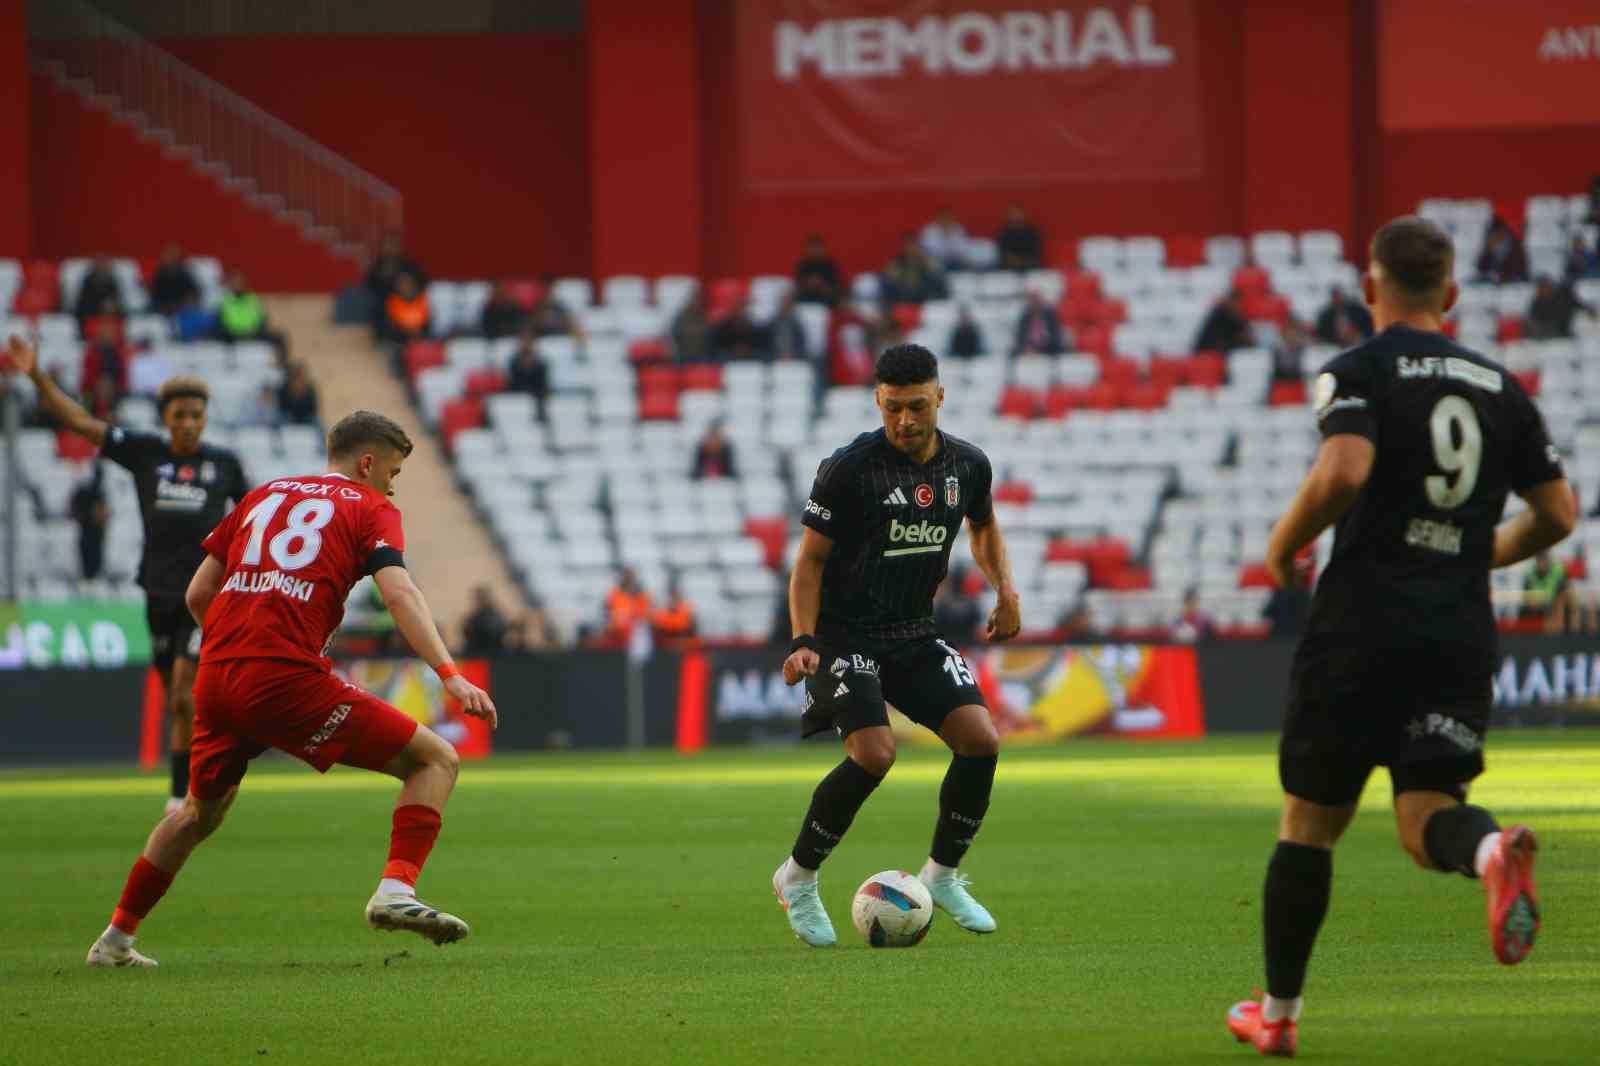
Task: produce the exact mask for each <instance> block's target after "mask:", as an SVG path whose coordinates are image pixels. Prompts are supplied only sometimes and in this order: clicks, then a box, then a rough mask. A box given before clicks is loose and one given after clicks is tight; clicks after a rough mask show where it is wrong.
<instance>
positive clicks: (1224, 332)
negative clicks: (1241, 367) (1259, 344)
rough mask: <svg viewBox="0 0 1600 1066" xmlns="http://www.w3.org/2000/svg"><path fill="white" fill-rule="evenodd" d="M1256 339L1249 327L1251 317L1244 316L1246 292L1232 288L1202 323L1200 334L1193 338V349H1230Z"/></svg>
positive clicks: (1225, 350) (1248, 344)
mask: <svg viewBox="0 0 1600 1066" xmlns="http://www.w3.org/2000/svg"><path fill="white" fill-rule="evenodd" d="M1254 343H1255V331H1254V330H1253V329H1252V328H1251V327H1250V320H1249V319H1247V318H1245V317H1244V295H1243V294H1242V293H1241V292H1240V291H1239V290H1238V289H1230V290H1229V292H1228V295H1227V296H1225V297H1223V298H1222V299H1220V300H1218V301H1217V303H1216V306H1214V307H1212V308H1211V313H1210V314H1209V315H1207V316H1206V320H1205V322H1204V323H1202V324H1201V326H1200V335H1199V336H1197V337H1196V338H1195V339H1194V350H1195V351H1197V352H1231V351H1233V350H1234V349H1236V348H1248V347H1250V345H1252V344H1254Z"/></svg>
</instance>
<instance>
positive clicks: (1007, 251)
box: [995, 204, 1044, 270]
mask: <svg viewBox="0 0 1600 1066" xmlns="http://www.w3.org/2000/svg"><path fill="white" fill-rule="evenodd" d="M995 245H996V248H997V250H998V251H999V253H1000V267H1001V269H1002V270H1037V269H1038V268H1039V267H1040V266H1041V265H1042V264H1043V263H1044V238H1043V237H1042V236H1041V235H1040V233H1039V227H1037V226H1035V225H1034V224H1033V223H1032V222H1029V221H1028V216H1027V214H1026V213H1025V212H1024V211H1023V210H1022V207H1021V206H1020V205H1018V204H1012V205H1011V209H1010V210H1009V211H1007V212H1006V224H1005V225H1004V226H1001V227H1000V232H999V233H998V234H996V235H995Z"/></svg>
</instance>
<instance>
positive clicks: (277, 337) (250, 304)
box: [217, 270, 288, 361]
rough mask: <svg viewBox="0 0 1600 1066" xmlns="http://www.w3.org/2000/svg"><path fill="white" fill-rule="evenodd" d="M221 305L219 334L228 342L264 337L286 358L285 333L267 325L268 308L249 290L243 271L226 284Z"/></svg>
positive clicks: (283, 358) (232, 275)
mask: <svg viewBox="0 0 1600 1066" xmlns="http://www.w3.org/2000/svg"><path fill="white" fill-rule="evenodd" d="M223 290H224V291H223V294H222V305H221V306H220V307H218V308H217V335H218V336H219V337H220V338H221V339H222V340H225V341H255V340H261V341H266V342H267V343H268V344H271V345H272V346H273V347H274V348H276V349H277V350H278V358H279V361H285V360H286V359H287V353H288V342H287V341H285V340H284V337H283V334H281V333H278V332H276V331H274V330H271V329H268V328H267V309H266V307H265V306H263V305H262V303H261V297H260V296H258V295H256V294H255V293H254V292H251V291H250V285H249V283H248V282H247V281H245V277H244V274H243V273H241V272H240V271H237V270H235V271H234V272H233V273H231V274H229V275H228V280H227V283H226V284H225V285H224V286H223Z"/></svg>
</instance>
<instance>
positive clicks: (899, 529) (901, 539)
mask: <svg viewBox="0 0 1600 1066" xmlns="http://www.w3.org/2000/svg"><path fill="white" fill-rule="evenodd" d="M949 537H950V531H949V530H948V529H946V528H945V527H944V526H941V525H939V524H938V523H937V522H929V521H927V520H926V519H924V520H923V521H921V522H917V523H909V522H902V521H900V519H898V518H891V519H890V520H889V543H890V544H913V545H917V546H916V547H912V548H893V549H891V550H889V551H886V552H884V553H883V556H884V558H886V559H892V558H894V557H895V556H897V555H917V554H920V553H922V552H936V551H939V550H941V549H942V548H943V547H944V542H945V541H946V540H947V539H949Z"/></svg>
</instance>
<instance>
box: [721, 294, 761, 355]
mask: <svg viewBox="0 0 1600 1066" xmlns="http://www.w3.org/2000/svg"><path fill="white" fill-rule="evenodd" d="M710 340H711V357H712V358H713V359H716V360H719V361H722V362H731V361H733V360H736V359H769V358H771V356H772V352H771V347H770V340H769V338H768V336H767V331H766V330H764V329H762V328H761V327H760V326H758V325H757V324H756V321H755V319H753V318H751V317H750V301H749V299H748V298H741V299H740V300H739V302H738V303H737V304H735V305H734V307H733V310H731V311H729V312H728V313H727V314H725V315H723V316H722V317H721V318H720V319H718V320H717V322H716V324H715V325H714V326H712V327H711V338H710Z"/></svg>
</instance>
